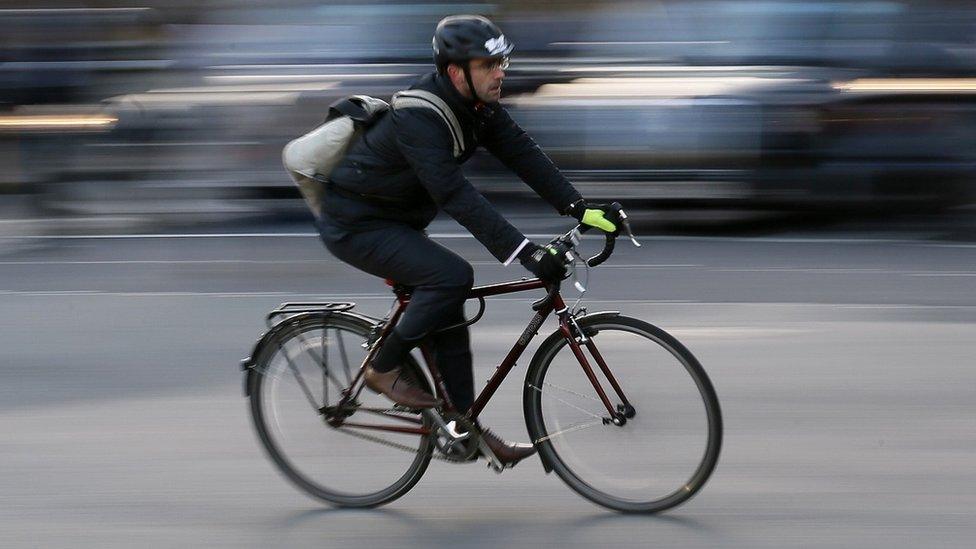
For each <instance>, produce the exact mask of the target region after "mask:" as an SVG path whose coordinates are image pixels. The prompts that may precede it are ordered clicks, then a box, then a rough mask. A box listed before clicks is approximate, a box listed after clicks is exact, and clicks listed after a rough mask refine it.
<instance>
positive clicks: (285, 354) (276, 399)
mask: <svg viewBox="0 0 976 549" xmlns="http://www.w3.org/2000/svg"><path fill="white" fill-rule="evenodd" d="M372 326H373V325H372V324H371V323H370V322H369V321H368V320H366V319H363V318H360V317H357V316H354V315H346V314H342V313H333V314H329V315H325V316H312V317H308V318H305V319H302V320H299V321H295V322H294V323H293V324H292V325H290V326H288V327H287V328H286V329H284V330H283V331H282V332H281V333H280V334H278V335H277V337H275V338H273V339H272V340H270V341H269V343H268V344H267V345H264V346H263V347H262V348H261V349H260V350H259V351H258V352H257V353H256V355H257V356H256V360H255V364H254V367H253V370H252V374H251V375H250V376H249V378H248V394H249V396H250V400H251V417H252V418H253V420H254V426H255V428H256V430H257V432H258V436H259V437H260V439H261V442H262V444H263V445H264V447H265V449H266V450H267V452H268V454H269V456H270V457H271V459H272V460H273V461H274V463H275V464H276V465H277V466H278V468H279V469H280V470H281V472H283V473H284V474H285V476H286V477H288V479H289V480H291V481H292V482H293V483H294V484H295V485H297V486H298V487H299V488H301V489H302V490H304V491H305V492H307V493H308V494H310V495H312V496H314V497H315V498H318V499H320V500H323V501H326V502H328V503H332V504H335V505H339V506H344V507H371V506H376V505H380V504H383V503H388V502H390V501H392V500H394V499H396V498H398V497H400V496H402V495H403V494H405V493H406V492H407V491H408V490H410V488H412V487H413V486H414V485H415V484H416V483H417V481H419V480H420V478H421V476H423V474H424V471H426V469H427V466H428V464H429V463H430V459H431V452H432V448H433V446H432V444H433V443H432V440H431V437H429V436H426V435H425V436H421V435H417V434H400V433H392V432H388V431H377V430H373V429H361V428H354V427H348V426H341V427H338V428H337V427H333V426H331V425H329V424H328V422H327V419H328V414H326V413H323V411H322V409H323V408H325V407H327V406H335V405H336V404H337V403H338V402H339V399H341V398H342V394H341V391H342V390H343V389H345V388H346V387H348V386H349V384H350V383H351V381H352V379H353V378H354V377H355V375H356V373H357V372H358V370H359V367H360V365H361V364H362V361H363V359H364V358H365V353H366V349H365V348H364V346H363V345H364V343H365V342H366V341H367V338H368V336H369V331H370V328H371V327H372ZM405 367H406V368H407V369H408V371H411V372H412V373H413V375H414V378H415V379H416V380H418V384H419V386H420V387H421V388H424V389H426V390H428V391H430V387H429V385H427V383H426V382H427V379H426V377H425V376H424V375H423V374H422V373H421V372H420V370H419V367H418V366H417V364H416V362H414V361H413V360H412V359H411V360H410V362H409V363H408V364H406V365H405ZM358 403H359V407H357V408H355V409H354V410H352V411H351V413H350V414H351V415H349V417H347V418H345V420H346V421H347V422H358V423H365V424H370V425H382V426H414V427H420V426H425V427H427V428H429V427H430V425H429V422H428V420H427V419H425V418H422V417H421V416H420V415H417V414H409V413H391V412H385V413H384V412H380V410H389V409H390V408H391V407H392V403H390V402H389V401H388V400H386V399H385V398H384V397H382V396H379V395H376V394H373V393H372V392H371V391H370V390H369V389H364V390H363V391H362V392H361V394H360V395H359V398H358ZM369 408H372V409H373V411H369V410H367V409H369ZM393 415H398V416H404V417H408V418H412V419H413V422H404V421H403V420H400V419H396V418H395V417H391V416H393ZM363 437H374V438H380V439H383V440H384V441H387V442H388V443H391V444H381V443H378V442H376V441H375V440H369V439H366V438H363ZM392 445H398V446H399V447H392ZM404 450H410V451H404Z"/></svg>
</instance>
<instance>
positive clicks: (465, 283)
mask: <svg viewBox="0 0 976 549" xmlns="http://www.w3.org/2000/svg"><path fill="white" fill-rule="evenodd" d="M442 275H443V279H442V281H441V285H442V286H443V287H446V288H451V289H452V290H455V291H457V292H463V293H467V291H468V290H470V289H471V287H472V286H473V285H474V267H472V266H471V264H470V263H468V262H467V261H465V260H463V259H461V258H458V259H457V261H452V262H448V263H445V264H444V265H443V271H442Z"/></svg>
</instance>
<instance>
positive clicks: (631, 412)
mask: <svg viewBox="0 0 976 549" xmlns="http://www.w3.org/2000/svg"><path fill="white" fill-rule="evenodd" d="M557 314H558V315H559V329H560V331H561V332H562V334H563V337H565V338H566V342H567V343H568V344H569V348H570V349H571V350H572V351H573V354H574V355H575V356H576V360H577V361H579V363H580V366H581V367H582V368H583V372H584V373H585V374H586V378H587V379H589V380H590V384H591V385H593V389H594V390H595V391H596V393H597V395H598V396H599V397H600V402H602V403H603V405H604V406H605V407H606V409H607V413H608V414H609V417H607V418H604V423H613V424H614V425H616V426H618V427H622V426H624V425H625V424H626V423H627V420H628V419H630V418H633V417H634V416H635V415H637V410H636V409H635V408H634V406H633V405H632V404H631V403H630V401H629V400H627V395H625V394H624V391H623V389H622V388H621V387H620V384H619V383H618V382H617V378H616V377H614V375H613V372H611V371H610V367H609V366H607V362H606V361H605V360H604V359H603V355H602V354H600V350H599V349H598V348H597V346H596V342H595V341H593V337H592V336H593V335H594V334H588V333H586V330H584V329H583V328H582V327H581V326H580V325H579V323H577V322H576V316H575V315H574V314H572V313H570V312H568V311H567V310H565V309H563V310H562V311H558V312H557ZM583 347H586V350H587V351H589V353H590V355H591V356H592V357H593V359H594V360H595V361H596V363H597V365H598V366H599V367H600V371H602V372H603V375H604V376H605V377H606V378H607V381H609V382H610V386H611V387H612V388H613V390H614V392H615V393H616V394H617V397H618V398H619V399H620V401H621V402H622V404H618V405H617V406H614V405H613V404H612V403H611V402H610V399H609V397H607V392H606V391H605V390H604V389H603V385H602V384H601V383H600V380H599V379H598V378H597V377H596V373H594V371H593V367H592V366H590V361H589V360H588V359H587V357H586V355H585V354H584V353H583Z"/></svg>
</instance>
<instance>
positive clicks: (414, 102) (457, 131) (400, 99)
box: [393, 90, 464, 158]
mask: <svg viewBox="0 0 976 549" xmlns="http://www.w3.org/2000/svg"><path fill="white" fill-rule="evenodd" d="M393 108H394V109H410V108H419V109H430V110H432V111H434V112H436V113H437V114H438V116H440V117H441V120H443V121H444V123H445V124H447V129H448V130H449V131H450V132H451V137H452V138H453V140H454V158H457V157H459V156H461V153H463V152H464V133H463V132H462V131H461V125H460V124H458V120H457V117H456V116H454V111H452V110H451V107H449V106H448V105H447V103H445V102H444V100H443V99H441V98H440V97H438V96H437V95H435V94H433V93H430V92H429V91H424V90H405V91H402V92H399V93H397V94H395V95H394V96H393Z"/></svg>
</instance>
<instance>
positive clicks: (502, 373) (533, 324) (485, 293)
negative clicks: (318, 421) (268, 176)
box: [339, 278, 630, 435]
mask: <svg viewBox="0 0 976 549" xmlns="http://www.w3.org/2000/svg"><path fill="white" fill-rule="evenodd" d="M544 288H546V285H545V283H544V282H542V281H541V280H539V279H537V278H534V279H530V280H519V281H512V282H502V283H499V284H489V285H487V286H476V287H474V288H472V289H471V292H470V294H468V299H484V298H486V297H491V296H496V295H504V294H511V293H516V292H524V291H528V290H537V289H544ZM394 292H395V293H396V296H397V304H396V305H395V307H394V309H393V312H392V314H391V315H390V317H389V319H388V321H387V322H386V324H385V325H384V327H383V330H382V331H381V332H380V335H379V339H378V343H379V344H377V345H373V347H372V348H371V349H370V351H369V353H368V354H367V355H366V358H365V359H364V361H363V365H366V364H368V363H369V361H370V360H372V358H373V355H374V354H375V353H376V351H377V350H378V349H379V347H380V346H381V345H382V342H383V341H384V340H385V339H386V337H387V335H388V334H389V332H390V330H392V329H393V326H396V323H397V321H398V320H399V319H400V316H401V315H403V312H404V310H405V309H406V307H407V305H408V304H409V303H410V293H409V291H408V290H406V289H404V288H400V287H394ZM538 303H539V306H538V307H534V308H535V309H536V314H535V316H533V317H532V320H530V321H529V324H528V326H526V328H525V330H524V331H523V332H522V335H521V336H519V338H518V340H517V341H516V342H515V345H514V346H513V347H512V349H511V350H510V351H509V352H508V355H506V356H505V358H504V359H503V360H502V363H501V364H499V365H498V367H497V368H496V369H495V373H494V374H493V375H492V376H491V379H489V380H488V384H487V385H486V386H485V388H484V389H482V390H481V393H480V394H479V395H478V397H477V398H476V399H475V401H474V404H472V405H471V408H470V409H469V410H468V411H467V413H466V416H467V417H468V418H469V419H471V420H474V419H476V418H477V417H478V414H480V413H481V411H482V410H484V408H485V406H486V405H487V404H488V401H489V400H491V397H492V396H494V394H495V391H497V390H498V387H499V386H500V385H501V384H502V381H504V380H505V377H506V376H508V373H509V372H511V371H512V368H514V367H515V365H516V362H517V361H518V359H519V357H520V356H522V353H523V352H525V349H526V347H528V345H529V343H530V342H531V341H532V339H533V338H534V337H535V336H536V335H537V334H538V330H539V328H540V327H541V326H542V323H543V322H545V320H546V318H548V316H549V314H550V313H552V312H553V311H555V313H556V315H557V316H558V317H559V330H560V332H561V333H562V334H563V337H565V338H566V341H567V342H568V344H569V347H570V349H572V351H573V354H574V355H575V356H576V359H577V360H578V361H579V363H580V366H582V368H583V371H584V372H585V373H586V377H587V379H589V380H590V383H591V384H592V385H593V388H594V389H595V390H596V392H597V395H599V397H600V401H601V402H603V405H604V406H605V407H606V409H607V413H608V414H609V416H608V417H607V418H606V420H607V421H608V422H610V421H613V420H614V419H617V418H620V417H621V412H620V411H619V410H618V409H616V408H615V407H614V405H613V404H612V403H611V402H610V399H609V397H607V393H606V391H604V390H603V387H602V385H601V384H600V381H599V380H598V379H597V377H596V374H595V373H594V372H593V368H592V367H591V366H590V362H589V360H588V359H587V358H586V356H585V355H584V354H583V349H582V348H581V346H580V343H582V344H583V345H584V346H585V347H586V348H587V350H588V351H589V352H590V354H591V355H592V356H593V358H594V359H595V360H596V362H597V365H598V366H599V367H600V370H601V371H602V372H603V374H604V376H606V378H607V380H608V381H609V382H610V385H611V386H612V387H613V389H614V392H615V393H616V394H617V396H618V397H619V398H620V400H621V402H622V403H623V404H624V405H627V406H629V405H630V402H629V401H628V400H627V397H626V396H624V394H623V390H622V389H621V387H620V384H619V383H617V380H616V378H614V376H613V374H612V373H611V372H610V368H609V367H608V366H607V363H606V362H605V361H604V360H603V356H602V355H601V354H600V352H599V350H598V349H597V348H596V344H595V343H594V342H593V339H592V338H590V337H589V336H587V335H586V334H583V333H581V332H580V331H579V329H578V327H577V326H575V320H574V318H573V317H572V316H571V315H570V314H569V310H568V308H567V307H566V303H565V302H564V301H563V298H562V296H561V295H560V293H559V289H558V288H550V293H549V294H548V295H547V297H546V298H545V299H544V300H542V301H540V302H538ZM577 337H579V341H577ZM420 350H421V354H422V355H423V357H424V362H426V363H427V369H428V371H429V372H430V375H431V377H432V378H433V380H434V386H435V389H436V391H437V394H438V397H439V398H441V399H443V400H444V403H445V406H444V409H445V410H447V411H449V412H457V411H458V410H457V409H456V408H455V407H454V403H453V402H451V399H450V396H449V395H448V391H447V386H446V385H445V384H444V380H443V378H442V377H441V373H440V370H438V368H437V365H436V364H435V361H434V357H433V355H432V353H431V351H430V349H429V348H428V346H427V345H421V348H420ZM363 370H364V368H363V367H362V366H361V367H360V369H359V372H357V374H356V377H355V378H354V379H353V381H352V383H351V384H350V386H349V388H348V389H347V390H346V391H344V398H343V399H342V401H341V402H340V404H339V407H340V408H341V407H342V406H344V405H346V404H347V403H348V402H349V401H350V400H352V399H353V397H354V396H355V395H358V394H359V391H362V389H363V386H362V384H360V381H361V379H362V377H363ZM357 387H358V388H357ZM387 417H390V418H391V419H398V420H404V421H407V422H410V423H420V420H419V419H411V418H405V417H403V416H387ZM341 425H342V426H344V427H356V428H361V429H371V430H380V431H391V432H398V433H416V434H418V435H426V434H429V430H428V429H426V428H424V427H398V426H392V425H389V426H387V425H369V424H362V423H353V422H347V421H342V422H341Z"/></svg>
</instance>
